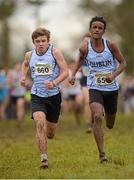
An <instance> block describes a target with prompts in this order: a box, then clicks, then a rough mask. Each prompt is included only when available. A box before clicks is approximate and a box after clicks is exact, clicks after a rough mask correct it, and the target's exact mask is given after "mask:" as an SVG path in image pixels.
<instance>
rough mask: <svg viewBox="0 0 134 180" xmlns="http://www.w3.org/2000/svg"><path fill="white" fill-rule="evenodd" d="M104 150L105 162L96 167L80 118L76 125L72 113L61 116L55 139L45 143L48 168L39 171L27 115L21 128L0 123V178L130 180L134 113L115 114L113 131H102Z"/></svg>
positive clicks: (93, 148) (89, 137) (90, 136)
mask: <svg viewBox="0 0 134 180" xmlns="http://www.w3.org/2000/svg"><path fill="white" fill-rule="evenodd" d="M104 128H105V124H104ZM105 147H106V148H105V149H106V153H107V156H108V158H109V162H107V163H104V164H100V163H99V162H98V151H97V147H96V144H95V141H94V137H93V134H86V133H85V122H84V120H83V117H81V126H78V125H77V124H76V122H75V120H74V117H73V115H72V114H70V115H69V114H68V115H67V114H66V115H61V117H60V121H59V127H58V129H57V133H56V137H55V139H53V140H49V141H48V157H49V168H48V169H47V170H42V169H40V168H39V166H40V159H39V152H38V149H37V146H36V141H35V127H34V123H33V122H32V120H31V119H30V115H27V116H26V118H25V124H24V128H23V129H18V128H17V127H16V121H15V120H8V121H0V179H9V178H10V179H22V178H23V179H93V178H95V179H110V178H111V179H130V178H131V179H133V178H134V114H131V115H129V116H125V115H123V114H118V115H117V120H116V124H115V127H114V129H112V130H108V129H106V128H105Z"/></svg>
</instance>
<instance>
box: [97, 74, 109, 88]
mask: <svg viewBox="0 0 134 180" xmlns="http://www.w3.org/2000/svg"><path fill="white" fill-rule="evenodd" d="M108 74H111V73H109V72H107V73H103V72H102V73H96V74H95V75H94V78H95V84H96V85H99V86H106V85H109V84H111V83H112V82H110V83H108V82H107V81H106V76H107V75H108Z"/></svg>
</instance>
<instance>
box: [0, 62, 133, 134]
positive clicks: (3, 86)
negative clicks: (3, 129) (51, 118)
mask: <svg viewBox="0 0 134 180" xmlns="http://www.w3.org/2000/svg"><path fill="white" fill-rule="evenodd" d="M73 67H74V61H73V60H70V61H68V68H69V76H71V71H72V70H73ZM86 75H87V72H86V67H85V66H84V65H83V66H82V68H81V69H80V71H79V72H78V73H77V75H76V82H75V85H73V86H72V85H70V84H69V82H68V79H66V80H65V81H64V82H63V83H62V84H61V94H62V112H63V113H66V112H73V113H74V117H75V120H76V123H77V124H78V125H79V124H80V122H81V119H80V118H81V116H80V115H81V113H83V114H84V117H85V123H86V124H87V132H90V131H91V122H90V121H91V117H90V116H91V114H90V109H89V105H88V104H89V96H88V89H87V87H86ZM20 76H21V62H19V61H18V62H15V63H14V65H13V68H12V69H9V70H7V69H5V68H2V67H1V68H0V120H2V119H13V118H16V119H17V124H18V127H22V126H23V122H24V115H25V110H26V107H27V109H28V108H30V88H31V86H32V84H31V80H30V79H28V80H27V85H26V88H24V87H22V86H21V85H20ZM119 110H120V111H121V112H124V113H125V114H128V113H130V112H132V111H133V110H134V77H133V76H125V77H124V78H123V80H122V81H121V84H120V98H119Z"/></svg>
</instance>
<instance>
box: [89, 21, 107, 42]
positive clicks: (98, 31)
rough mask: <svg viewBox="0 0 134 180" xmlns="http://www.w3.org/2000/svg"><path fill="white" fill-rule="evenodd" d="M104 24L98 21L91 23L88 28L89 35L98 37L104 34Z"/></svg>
mask: <svg viewBox="0 0 134 180" xmlns="http://www.w3.org/2000/svg"><path fill="white" fill-rule="evenodd" d="M104 32H105V30H104V24H103V23H102V22H100V21H95V22H93V23H92V26H91V28H90V33H91V36H92V37H93V38H94V39H100V38H101V37H102V35H103V34H104Z"/></svg>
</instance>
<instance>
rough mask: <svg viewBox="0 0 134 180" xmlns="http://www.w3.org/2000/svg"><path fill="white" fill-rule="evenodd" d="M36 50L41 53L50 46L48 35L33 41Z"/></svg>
mask: <svg viewBox="0 0 134 180" xmlns="http://www.w3.org/2000/svg"><path fill="white" fill-rule="evenodd" d="M33 43H34V45H35V48H36V51H37V53H39V54H42V53H44V52H45V51H46V50H47V48H48V39H47V37H46V36H39V37H37V38H36V39H34V41H33Z"/></svg>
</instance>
